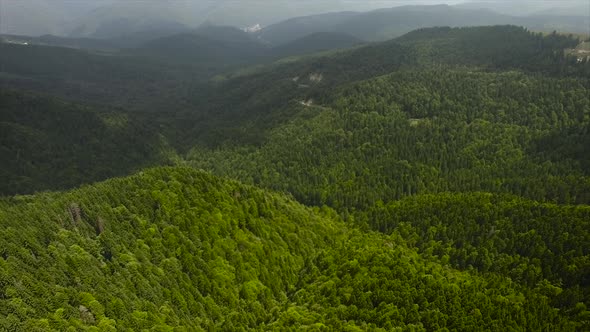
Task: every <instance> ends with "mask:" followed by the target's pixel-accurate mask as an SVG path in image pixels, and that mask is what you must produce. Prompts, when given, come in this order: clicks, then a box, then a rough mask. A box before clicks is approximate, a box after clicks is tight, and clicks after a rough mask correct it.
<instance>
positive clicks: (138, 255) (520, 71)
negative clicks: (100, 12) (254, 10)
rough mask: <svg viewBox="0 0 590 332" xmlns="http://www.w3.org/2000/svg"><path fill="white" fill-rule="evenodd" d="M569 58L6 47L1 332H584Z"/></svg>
mask: <svg viewBox="0 0 590 332" xmlns="http://www.w3.org/2000/svg"><path fill="white" fill-rule="evenodd" d="M224 31H225V33H226V34H224V36H225V37H224V39H220V40H218V41H216V42H215V43H213V44H211V45H216V46H215V47H217V48H216V49H215V50H216V51H215V52H222V51H220V49H221V46H220V45H226V44H224V43H228V42H229V41H228V38H229V37H231V40H232V41H233V42H237V43H241V42H245V41H240V40H238V41H235V39H236V38H237V39H239V38H242V35H241V34H236V33H235V31H229V30H224ZM227 34H230V35H229V37H228V35H227ZM327 36H329V34H326V35H325V36H321V37H322V38H328V37H327ZM175 38H180V37H175ZM186 38H188V39H190V41H191V43H192V42H195V40H198V41H199V42H201V40H204V39H202V38H201V37H199V38H197V39H195V37H190V36H188V35H185V36H183V37H182V38H180V39H181V40H184V39H186ZM203 38H204V37H203ZM207 38H212V39H214V38H215V36H214V35H213V34H210V35H208V36H207ZM309 38H310V39H312V40H313V39H314V38H315V39H317V38H319V37H318V36H311V37H309ZM172 42H178V39H174V38H172V39H161V40H156V41H155V42H154V43H155V44H157V43H172ZM339 42H340V41H334V43H335V44H338V43H339ZM342 42H343V43H349V42H350V41H349V40H348V39H347V38H343V41H342ZM580 42H581V40H579V39H578V38H577V37H576V38H574V37H573V36H571V35H564V34H558V33H552V34H540V33H535V32H531V31H528V30H526V29H524V28H520V27H516V26H493V27H474V28H445V27H441V28H428V29H420V30H416V31H413V32H410V33H408V34H406V35H404V36H402V37H400V38H397V39H393V40H390V41H386V42H381V43H372V44H368V45H357V46H355V47H353V48H350V49H344V50H342V49H339V50H331V51H328V52H322V53H316V54H306V53H307V52H309V47H310V46H309V45H305V43H302V44H298V43H292V44H290V45H288V46H285V49H289V51H288V52H287V51H285V56H288V57H287V58H284V59H281V60H278V61H270V60H264V61H262V60H260V59H257V60H255V61H252V62H249V63H247V61H245V62H241V65H240V66H237V64H236V63H233V64H231V66H227V67H226V66H224V65H223V64H225V63H227V61H226V60H224V58H223V57H219V59H218V60H219V61H220V62H219V63H217V64H215V63H212V62H209V61H213V60H214V59H213V58H207V59H208V60H207V61H208V64H209V65H208V66H199V64H201V65H202V64H203V62H202V61H201V62H200V60H195V59H200V58H199V56H200V55H198V54H197V55H198V56H197V55H195V58H194V59H193V57H192V56H188V57H182V56H180V55H179V57H167V55H166V54H163V53H158V54H156V55H154V53H150V52H147V51H146V52H144V53H142V52H141V48H137V49H134V51H133V52H134V53H133V54H128V55H121V54H118V55H114V54H102V53H100V52H88V51H83V50H72V49H62V48H58V47H44V46H34V47H36V48H37V49H35V52H32V51H31V50H30V49H28V48H27V47H26V46H22V45H9V46H7V45H4V46H0V47H1V48H0V49H2V50H4V49H10V52H8V53H2V54H0V59H1V60H2V63H0V64H1V65H2V69H1V70H0V87H1V88H0V89H1V90H0V128H1V131H0V193H1V194H2V195H3V197H2V198H0V225H1V227H0V232H1V233H2V234H1V236H0V330H8V331H12V330H15V331H46V330H58V331H61V330H72V331H75V330H89V331H109V330H111V331H115V330H124V331H137V330H154V331H194V330H207V331H212V330H226V331H234V330H236V331H241V330H250V329H256V330H278V331H282V330H310V331H357V330H369V331H397V330H399V331H456V330H460V331H474V330H482V331H585V330H588V329H590V310H588V306H590V173H589V172H590V61H588V59H578V58H576V56H574V55H572V53H571V52H568V51H567V50H568V49H572V48H575V47H576V46H577V45H578V44H579V43H580ZM155 44H154V45H155ZM320 44H322V43H320ZM298 45H299V46H298ZM351 45H352V44H351ZM189 46H191V45H189ZM193 46H194V45H193ZM226 46H227V45H226ZM226 46H224V47H226ZM312 46H314V45H312ZM319 46H321V45H318V47H319ZM171 47H172V46H171ZM191 47H192V46H191ZM232 47H235V45H234V46H232ZM334 47H335V48H336V47H337V46H334ZM167 48H168V47H161V48H160V49H158V51H159V52H164V51H165V50H166V49H167ZM314 48H315V46H314ZM230 49H232V48H230ZM198 50H199V48H198V47H196V48H195V47H192V48H191V52H198ZM206 50H211V49H209V48H206ZM44 52H47V54H48V58H47V61H46V62H41V61H40V58H41V57H42V55H43V53H44ZM215 52H214V53H215ZM231 52H235V49H232V51H231ZM64 54H67V55H68V57H69V58H66V59H64V58H63V55H64ZM195 54H196V53H195ZM302 54H303V55H302ZM40 55H41V56H40ZM209 55H210V54H205V55H203V56H209ZM290 55H297V56H290ZM227 56H231V54H228V55H227ZM271 58H272V57H271ZM191 59H193V60H194V63H193V61H192V60H191ZM273 59H274V58H273ZM4 60H10V61H4ZM31 64H34V66H32V65H31ZM118 68H121V70H118ZM144 69H145V70H144ZM52 82H55V83H52ZM89 93H90V94H93V95H92V96H90V97H89V95H88V94H89Z"/></svg>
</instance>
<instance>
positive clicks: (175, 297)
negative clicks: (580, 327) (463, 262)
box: [0, 168, 577, 331]
mask: <svg viewBox="0 0 590 332" xmlns="http://www.w3.org/2000/svg"><path fill="white" fill-rule="evenodd" d="M0 207H1V209H0V224H1V226H2V228H1V230H0V233H1V235H2V236H0V243H1V244H2V245H1V246H0V248H1V249H0V250H1V251H0V294H2V296H1V297H0V304H1V305H0V326H1V327H2V328H4V329H7V330H26V331H42V330H49V329H57V330H64V329H67V328H75V329H78V330H94V331H97V330H100V331H114V330H129V331H131V330H139V329H150V328H154V329H157V330H171V329H172V328H176V329H178V330H185V331H188V330H201V329H203V330H206V329H224V330H233V329H238V328H257V329H273V330H275V329H276V330H285V329H291V330H298V329H304V328H306V329H314V330H331V329H337V330H343V329H353V328H357V329H358V328H360V329H363V330H364V329H371V330H391V329H393V328H401V329H402V330H414V331H427V330H428V331H429V330H433V329H438V328H447V329H451V330H465V331H469V330H473V329H476V328H484V329H507V328H516V329H527V330H560V331H568V330H571V331H573V330H574V329H575V328H576V326H577V323H574V322H573V321H568V320H567V319H566V318H565V316H563V315H560V314H559V312H558V311H556V310H554V309H552V308H551V307H550V306H549V302H548V301H549V299H548V298H547V297H546V296H545V295H542V294H540V293H539V292H536V291H532V290H530V289H527V288H523V287H521V286H519V285H517V284H515V283H513V282H511V281H510V280H508V279H506V278H503V277H500V276H498V275H486V276H477V275H473V274H471V273H466V272H458V271H456V270H453V269H450V268H449V267H448V266H447V265H446V263H443V264H440V263H437V262H435V261H434V260H431V259H424V258H422V257H421V256H419V255H418V254H417V253H416V252H415V251H414V250H412V249H409V248H408V247H407V246H406V243H405V242H406V240H405V239H403V238H402V237H401V236H399V235H396V234H392V235H380V234H378V233H372V232H360V231H358V230H355V229H354V228H353V227H351V225H350V224H346V223H344V222H342V221H340V220H339V218H338V217H337V216H336V213H335V212H334V211H331V210H329V209H326V208H323V209H321V210H320V209H318V208H314V209H310V208H305V207H303V206H302V205H300V204H298V203H295V202H294V201H292V200H290V199H287V198H286V197H284V196H282V195H278V194H274V193H268V192H264V191H262V190H259V189H255V188H253V187H249V186H244V185H241V184H239V183H236V182H232V181H227V180H221V179H218V178H215V177H213V176H211V175H208V174H206V173H203V172H199V171H195V170H191V169H186V168H160V169H151V170H148V171H145V172H142V173H140V174H137V175H135V176H132V177H129V178H121V179H113V180H109V181H107V182H104V183H99V184H96V185H93V186H87V187H83V188H81V189H77V190H74V191H70V192H64V193H47V194H39V195H36V196H16V197H14V198H10V199H4V200H2V201H0Z"/></svg>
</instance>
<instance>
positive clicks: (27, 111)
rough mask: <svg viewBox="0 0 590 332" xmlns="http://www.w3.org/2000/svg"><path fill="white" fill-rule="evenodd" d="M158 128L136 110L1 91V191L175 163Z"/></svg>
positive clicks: (103, 177)
mask: <svg viewBox="0 0 590 332" xmlns="http://www.w3.org/2000/svg"><path fill="white" fill-rule="evenodd" d="M157 130H159V128H157V126H154V124H152V123H150V121H149V119H146V118H141V117H138V116H137V115H134V114H125V113H120V112H116V111H115V110H113V109H105V110H99V109H95V108H92V107H88V106H83V105H79V104H73V103H68V102H64V101H62V100H59V99H55V98H51V97H48V96H41V95H34V94H30V93H23V92H19V91H11V90H0V192H2V193H3V194H10V195H12V194H23V193H32V192H34V191H43V190H49V189H54V190H55V189H63V188H72V187H76V186H79V185H80V184H83V183H88V182H94V181H99V180H106V179H108V178H110V177H113V176H121V175H126V174H129V173H131V172H133V171H136V170H138V169H141V168H142V167H146V166H152V165H159V164H167V163H170V162H172V160H173V159H174V156H175V153H174V151H173V150H172V149H171V148H170V147H169V145H168V144H167V141H166V139H165V138H164V137H163V136H162V135H160V134H159V133H158V131H157Z"/></svg>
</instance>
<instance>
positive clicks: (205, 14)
mask: <svg viewBox="0 0 590 332" xmlns="http://www.w3.org/2000/svg"><path fill="white" fill-rule="evenodd" d="M438 2H439V1H432V0H424V1H386V0H382V1H344V0H329V1H308V0H298V1H293V0H290V1H287V0H279V1H260V0H245V1H229V0H221V1H211V0H195V1H189V0H179V1H123V0H96V1H72V0H18V1H17V0H3V1H2V2H1V3H0V33H2V34H18V35H31V36H40V35H45V34H53V35H59V36H72V37H96V38H112V37H121V36H123V35H128V34H134V33H138V32H145V31H162V30H165V31H174V32H178V31H181V30H182V29H183V28H184V27H187V28H195V27H197V26H199V25H201V24H203V23H206V22H209V23H212V24H216V25H231V26H236V27H240V28H246V27H249V26H254V25H256V24H260V25H261V26H262V27H265V26H269V25H272V24H275V23H278V22H281V21H283V20H286V19H289V18H292V17H298V16H309V15H318V14H322V13H328V12H330V13H334V12H343V11H348V14H347V15H349V16H351V15H353V13H351V11H354V12H357V13H358V18H357V20H363V19H364V18H373V17H375V15H377V16H381V19H392V20H393V19H397V18H396V17H389V18H386V17H383V15H384V12H383V10H379V11H377V12H373V13H364V12H367V11H371V10H375V9H379V8H392V7H394V6H400V5H407V4H413V5H425V4H428V5H432V4H436V3H438ZM444 2H445V3H447V4H451V5H456V9H457V10H459V9H460V10H477V9H482V8H484V9H490V10H493V11H495V13H494V14H492V13H487V16H486V17H485V19H493V20H492V21H491V22H489V23H494V24H498V23H504V22H506V23H519V22H523V24H525V25H527V26H528V25H531V27H533V28H544V29H553V28H562V27H563V28H566V29H570V30H572V26H570V25H568V24H566V23H568V22H574V25H575V26H574V27H573V28H575V30H576V32H577V31H585V30H588V25H587V24H586V25H585V26H582V27H579V26H578V25H577V22H578V21H581V22H582V23H587V22H588V21H587V19H586V20H580V19H573V18H567V17H564V16H582V17H586V18H588V17H590V4H588V2H586V1H578V0H573V1H529V0H521V1H468V2H462V1H444ZM390 10H391V9H388V10H385V12H387V11H390ZM393 11H395V9H394V10H393ZM454 14H456V15H459V16H460V15H462V14H466V15H469V17H459V21H462V20H461V18H464V19H465V20H464V21H465V22H466V23H470V24H473V22H475V23H478V19H479V17H477V16H476V17H474V16H473V15H472V14H471V13H469V12H467V13H466V12H455V13H454ZM499 14H503V15H505V16H510V17H503V16H498V15H499ZM333 15H334V14H330V15H327V16H326V15H322V16H320V18H321V20H322V22H317V20H316V19H315V18H312V20H314V23H313V24H314V25H317V24H325V25H326V26H330V27H332V29H331V30H333V31H337V32H344V31H342V29H337V28H335V27H334V23H336V24H339V23H341V24H353V23H354V24H358V21H355V20H353V21H349V22H346V23H344V22H340V21H338V22H334V21H331V19H333V18H334V16H333ZM336 15H337V17H338V18H339V19H340V18H342V17H343V15H345V14H343V13H339V14H336ZM366 15H369V17H367V16H366ZM494 15H496V17H494ZM513 15H516V16H523V15H526V16H528V17H527V18H526V19H522V18H519V19H515V18H514V17H512V16H513ZM531 15H532V16H531ZM558 16H559V17H558ZM434 18H435V20H431V21H427V22H428V23H429V26H432V25H437V24H440V23H445V22H447V20H448V19H457V17H448V16H447V17H446V18H442V19H439V18H437V17H434ZM406 19H407V17H406ZM425 19H429V18H425ZM515 21H516V22H515ZM486 22H487V21H486ZM486 22H480V24H485V23H486ZM564 22H565V23H564ZM369 23H370V24H376V23H377V22H369ZM399 24H405V23H399ZM456 25H462V24H456ZM413 26H415V24H413V25H412V27H408V28H407V29H406V30H407V31H409V30H411V29H412V28H413ZM354 28H356V26H350V27H349V29H351V30H354ZM359 28H363V25H362V24H361V26H359ZM324 30H326V29H325V28H322V29H319V31H318V29H311V30H310V31H308V32H309V33H314V32H326V31H324ZM385 30H387V28H386V29H385ZM346 32H350V31H346ZM379 33H380V34H381V35H383V36H387V37H390V36H389V34H388V33H387V31H381V32H379ZM306 34H307V33H306ZM306 34H303V35H306ZM353 34H354V35H355V36H357V37H361V36H362V35H363V34H364V32H363V33H353ZM369 39H375V38H369ZM376 39H379V38H376Z"/></svg>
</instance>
